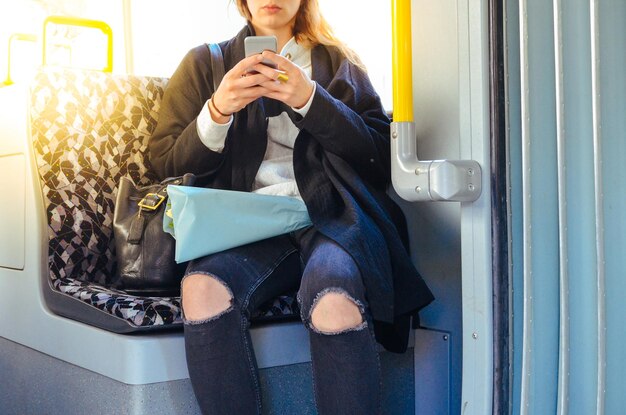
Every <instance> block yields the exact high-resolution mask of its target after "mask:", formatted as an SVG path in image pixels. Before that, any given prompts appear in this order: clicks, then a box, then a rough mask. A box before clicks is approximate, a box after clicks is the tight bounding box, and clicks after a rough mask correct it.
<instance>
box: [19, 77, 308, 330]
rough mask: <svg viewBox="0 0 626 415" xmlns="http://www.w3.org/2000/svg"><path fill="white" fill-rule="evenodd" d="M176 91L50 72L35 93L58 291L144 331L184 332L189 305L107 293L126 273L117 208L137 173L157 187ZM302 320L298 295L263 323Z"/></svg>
mask: <svg viewBox="0 0 626 415" xmlns="http://www.w3.org/2000/svg"><path fill="white" fill-rule="evenodd" d="M166 85H167V79H165V78H149V77H137V76H127V75H125V76H118V75H110V74H104V73H102V72H96V71H85V70H69V69H61V70H59V69H56V70H55V69H45V70H44V71H42V72H40V73H39V74H38V75H37V76H36V78H35V80H34V82H33V84H32V86H31V91H30V92H31V95H30V122H31V135H32V140H33V148H34V152H35V159H36V162H37V168H38V171H39V178H40V180H41V186H42V190H43V198H44V204H45V209H46V214H47V218H48V236H49V250H48V254H49V257H48V265H49V269H50V273H49V278H50V280H51V286H52V288H53V289H55V290H57V291H59V292H62V293H64V294H66V295H69V296H71V297H72V298H75V299H76V300H78V301H82V302H85V303H87V304H90V305H92V306H94V307H97V308H98V309H100V310H102V311H105V312H107V313H109V314H111V315H112V316H116V317H118V318H122V319H124V320H126V321H127V322H128V323H129V324H130V325H132V326H136V327H142V328H144V327H148V326H161V327H162V326H166V325H175V324H180V323H181V322H182V319H181V312H180V298H178V297H163V298H159V297H138V296H132V295H128V294H127V293H125V292H123V291H118V290H114V289H110V288H106V287H107V286H108V285H109V283H110V282H111V280H112V278H113V277H114V275H115V267H116V263H115V252H114V249H115V244H114V241H113V230H112V222H113V208H114V202H115V195H116V191H117V183H118V182H119V179H120V177H122V176H124V175H128V176H130V177H132V179H133V180H134V181H135V183H137V184H138V185H147V184H150V183H154V182H155V181H156V180H157V178H156V176H155V175H154V174H153V173H151V170H150V166H149V161H148V150H147V146H148V139H149V138H150V135H151V133H152V131H153V130H154V128H155V127H156V121H157V115H158V112H159V107H160V102H161V98H162V96H163V91H164V88H165V86H166ZM297 313H298V310H297V303H296V301H295V299H294V298H293V296H282V297H279V298H277V299H276V300H274V301H273V302H270V303H267V304H265V305H264V306H263V307H261V309H260V310H259V312H258V314H257V315H255V316H254V317H253V318H254V319H257V320H265V319H271V318H273V317H278V316H280V317H285V316H287V315H293V314H297Z"/></svg>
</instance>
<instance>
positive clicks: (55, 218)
mask: <svg viewBox="0 0 626 415" xmlns="http://www.w3.org/2000/svg"><path fill="white" fill-rule="evenodd" d="M166 84H167V79H165V78H150V77H139V76H129V75H111V74H105V73H102V72H97V71H87V70H73V69H44V70H43V71H41V72H40V73H38V74H37V76H36V77H35V79H34V82H33V84H32V86H31V90H30V123H31V138H32V144H33V149H34V154H35V159H36V163H37V168H38V171H39V179H40V181H41V186H42V190H43V200H44V205H45V211H46V214H47V219H48V225H49V227H48V234H49V241H50V243H49V268H50V278H51V279H53V280H54V279H57V278H74V279H78V280H81V281H89V282H95V283H98V284H108V283H109V281H110V280H111V278H112V277H113V276H114V274H115V266H116V264H115V255H114V245H115V244H114V241H113V234H112V232H113V231H112V222H113V207H114V202H115V196H116V193H117V185H118V182H119V179H120V177H121V176H125V175H128V176H130V177H132V179H133V180H134V181H135V183H137V184H138V185H146V184H150V183H153V182H154V181H156V176H155V175H154V174H153V173H151V169H150V166H149V162H148V150H147V146H148V140H149V138H150V136H151V134H152V132H153V131H154V128H155V127H156V122H157V115H158V112H159V107H160V102H161V98H162V96H163V91H164V88H165V86H166Z"/></svg>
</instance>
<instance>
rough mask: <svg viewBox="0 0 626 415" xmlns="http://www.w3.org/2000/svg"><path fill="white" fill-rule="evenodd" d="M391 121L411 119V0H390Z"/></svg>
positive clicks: (409, 120) (407, 120) (410, 120)
mask: <svg viewBox="0 0 626 415" xmlns="http://www.w3.org/2000/svg"><path fill="white" fill-rule="evenodd" d="M391 27H392V29H391V30H392V35H391V38H392V52H391V60H392V65H393V121H394V122H412V121H413V79H412V75H413V68H412V61H411V59H412V54H413V50H412V47H411V39H412V38H411V0H393V1H392V2H391Z"/></svg>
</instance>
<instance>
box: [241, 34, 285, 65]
mask: <svg viewBox="0 0 626 415" xmlns="http://www.w3.org/2000/svg"><path fill="white" fill-rule="evenodd" d="M277 43H278V41H277V40H276V36H248V37H247V38H245V39H244V43H243V44H244V49H245V53H246V58H247V57H248V56H252V55H256V54H257V53H261V52H263V51H264V50H271V51H272V52H274V53H276V48H277ZM261 63H262V64H263V65H266V66H269V67H270V68H274V69H276V64H275V63H274V62H270V61H268V60H267V59H263V61H261ZM251 72H252V71H251Z"/></svg>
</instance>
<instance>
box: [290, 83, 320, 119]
mask: <svg viewBox="0 0 626 415" xmlns="http://www.w3.org/2000/svg"><path fill="white" fill-rule="evenodd" d="M316 89H317V82H313V92H311V96H310V97H309V100H308V101H307V103H306V104H305V105H304V107H302V108H300V109H296V108H294V107H291V109H292V110H294V112H295V113H296V114H300V115H301V116H302V117H305V116H306V114H307V113H308V112H309V108H311V103H312V102H313V97H314V96H315V90H316Z"/></svg>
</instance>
